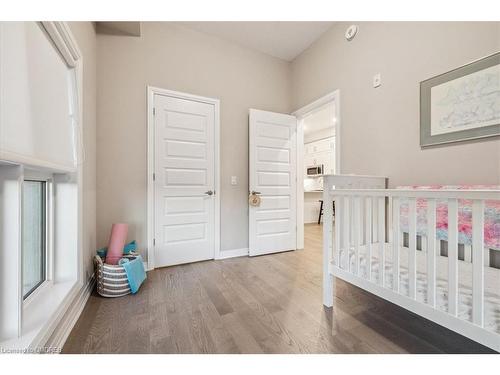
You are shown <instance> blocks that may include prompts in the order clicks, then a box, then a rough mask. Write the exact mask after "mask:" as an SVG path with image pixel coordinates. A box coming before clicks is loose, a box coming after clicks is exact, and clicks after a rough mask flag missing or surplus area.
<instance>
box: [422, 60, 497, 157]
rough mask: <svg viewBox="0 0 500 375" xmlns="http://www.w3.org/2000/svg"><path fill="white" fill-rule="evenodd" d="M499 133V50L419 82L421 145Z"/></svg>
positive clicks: (428, 145) (484, 136) (426, 145)
mask: <svg viewBox="0 0 500 375" xmlns="http://www.w3.org/2000/svg"><path fill="white" fill-rule="evenodd" d="M499 135H500V52H497V53H495V54H493V55H489V56H487V57H484V58H482V59H480V60H476V61H474V62H471V63H468V64H466V65H463V66H461V67H459V68H456V69H453V70H451V71H449V72H446V73H443V74H440V75H438V76H435V77H432V78H429V79H427V80H425V81H422V82H420V146H421V147H422V148H425V147H431V146H436V145H441V144H446V143H453V142H461V141H467V140H474V139H480V138H486V137H496V136H499Z"/></svg>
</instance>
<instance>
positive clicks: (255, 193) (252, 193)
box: [250, 190, 261, 195]
mask: <svg viewBox="0 0 500 375" xmlns="http://www.w3.org/2000/svg"><path fill="white" fill-rule="evenodd" d="M250 194H251V195H260V194H261V193H260V191H253V190H252V191H251V192H250Z"/></svg>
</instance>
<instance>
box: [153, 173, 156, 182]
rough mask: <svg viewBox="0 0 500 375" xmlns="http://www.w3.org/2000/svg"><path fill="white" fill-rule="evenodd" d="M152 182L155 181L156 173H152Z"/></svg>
mask: <svg viewBox="0 0 500 375" xmlns="http://www.w3.org/2000/svg"><path fill="white" fill-rule="evenodd" d="M153 181H156V173H153Z"/></svg>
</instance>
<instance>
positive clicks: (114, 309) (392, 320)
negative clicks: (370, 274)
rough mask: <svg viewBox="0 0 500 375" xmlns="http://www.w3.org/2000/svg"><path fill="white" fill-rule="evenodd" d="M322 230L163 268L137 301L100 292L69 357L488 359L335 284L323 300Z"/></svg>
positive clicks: (312, 228) (68, 348)
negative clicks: (272, 246)
mask: <svg viewBox="0 0 500 375" xmlns="http://www.w3.org/2000/svg"><path fill="white" fill-rule="evenodd" d="M321 241H322V239H321V226H318V225H315V224H313V225H307V226H306V230H305V249H304V250H298V251H291V252H286V253H280V254H273V255H266V256H260V257H254V258H248V257H241V258H233V259H226V260H220V261H207V262H200V263H193V264H187V265H181V266H175V267H168V268H162V269H157V270H155V271H152V272H149V273H148V279H147V281H146V282H145V284H144V285H143V286H142V287H141V290H140V291H139V293H138V294H136V295H133V296H132V295H129V296H126V297H122V298H117V299H106V298H102V297H99V296H98V295H97V294H95V293H94V294H93V295H92V296H91V297H90V299H89V301H88V303H87V305H86V306H85V309H84V311H83V313H82V315H81V316H80V318H79V320H78V322H77V323H76V325H75V327H74V329H73V331H72V332H71V334H70V336H69V338H68V340H67V342H66V344H65V346H64V348H63V353H488V352H491V351H490V350H489V349H488V348H486V347H484V346H481V345H479V344H477V343H475V342H473V341H471V340H468V339H466V338H464V337H462V336H460V335H458V334H456V333H454V332H452V331H449V330H447V329H445V328H443V327H441V326H438V325H436V324H434V323H432V322H430V321H427V320H425V319H423V318H420V317H418V316H416V315H414V314H411V313H409V312H407V311H406V310H403V309H401V308H399V307H397V306H395V305H392V304H390V303H388V302H386V301H384V300H382V299H379V298H377V297H375V296H373V295H371V294H369V293H366V292H364V291H362V290H361V289H358V288H356V287H354V286H352V285H349V284H347V283H344V282H342V281H341V280H337V287H336V295H335V300H334V301H335V302H334V303H335V305H334V308H333V309H328V308H324V307H323V305H322V302H321V259H322V258H321V245H322V242H321Z"/></svg>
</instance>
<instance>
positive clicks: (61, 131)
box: [0, 22, 77, 169]
mask: <svg viewBox="0 0 500 375" xmlns="http://www.w3.org/2000/svg"><path fill="white" fill-rule="evenodd" d="M75 88H76V85H75V71H74V69H72V68H69V67H68V65H67V64H66V62H65V61H64V60H63V58H62V57H61V55H60V54H59V52H58V50H57V49H56V47H55V46H54V45H53V43H52V41H51V40H50V38H49V37H48V35H47V34H46V32H45V30H44V29H43V27H42V26H41V25H40V24H38V23H36V22H2V23H0V116H1V117H0V151H5V152H8V153H9V155H20V156H24V157H29V158H31V159H33V160H39V161H42V162H45V163H51V164H55V165H59V166H63V167H65V168H67V169H74V168H75V165H76V144H77V142H76V134H75V126H74V124H73V117H72V112H73V110H74V108H76V105H75V104H76V91H75ZM14 161H16V160H14Z"/></svg>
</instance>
